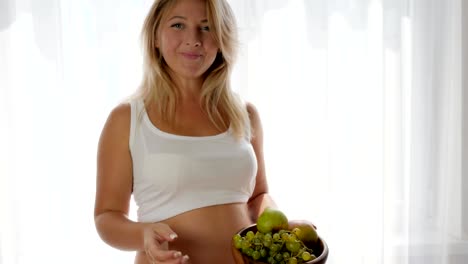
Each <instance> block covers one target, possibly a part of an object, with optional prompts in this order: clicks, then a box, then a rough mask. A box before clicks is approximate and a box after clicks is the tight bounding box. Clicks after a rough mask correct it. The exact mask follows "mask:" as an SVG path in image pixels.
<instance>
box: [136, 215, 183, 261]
mask: <svg viewBox="0 0 468 264" xmlns="http://www.w3.org/2000/svg"><path fill="white" fill-rule="evenodd" d="M176 238H177V234H176V233H175V232H174V231H173V230H172V229H171V228H170V227H169V226H168V225H167V224H164V223H152V224H148V225H146V227H145V228H144V230H143V239H144V246H145V252H146V257H147V258H148V261H149V262H150V263H151V264H159V263H161V264H162V263H166V264H182V263H183V264H185V263H189V261H188V260H189V257H188V256H187V255H185V256H183V255H182V253H181V252H180V251H176V250H169V247H168V242H172V241H174V239H176Z"/></svg>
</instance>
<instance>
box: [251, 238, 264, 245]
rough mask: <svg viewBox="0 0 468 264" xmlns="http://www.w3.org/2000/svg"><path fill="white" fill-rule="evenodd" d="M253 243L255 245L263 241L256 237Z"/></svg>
mask: <svg viewBox="0 0 468 264" xmlns="http://www.w3.org/2000/svg"><path fill="white" fill-rule="evenodd" d="M252 244H254V245H262V244H263V243H262V241H261V240H260V239H258V238H254V239H253V240H252Z"/></svg>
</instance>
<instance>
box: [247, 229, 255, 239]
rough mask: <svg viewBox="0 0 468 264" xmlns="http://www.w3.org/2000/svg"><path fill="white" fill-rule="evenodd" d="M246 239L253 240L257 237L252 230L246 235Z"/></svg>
mask: <svg viewBox="0 0 468 264" xmlns="http://www.w3.org/2000/svg"><path fill="white" fill-rule="evenodd" d="M245 237H246V238H247V240H252V239H253V238H254V237H255V234H254V232H253V231H252V230H250V231H248V232H247V234H245Z"/></svg>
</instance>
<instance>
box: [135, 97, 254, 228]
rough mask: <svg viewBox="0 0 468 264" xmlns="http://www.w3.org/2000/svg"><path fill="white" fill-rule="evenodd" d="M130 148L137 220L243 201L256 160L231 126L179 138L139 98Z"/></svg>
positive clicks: (251, 183)
mask: <svg viewBox="0 0 468 264" xmlns="http://www.w3.org/2000/svg"><path fill="white" fill-rule="evenodd" d="M130 105H131V128H130V129H131V130H130V142H129V147H130V152H131V156H132V160H133V197H134V199H135V203H136V205H137V206H138V210H137V216H138V221H140V222H158V221H162V220H165V219H168V218H170V217H173V216H176V215H178V214H180V213H183V212H187V211H190V210H193V209H197V208H201V207H205V206H210V205H218V204H227V203H237V202H247V201H248V199H249V198H250V196H251V195H252V193H253V189H254V187H255V176H256V172H257V160H256V158H255V153H254V151H253V148H252V145H251V144H250V142H249V141H248V140H247V139H242V140H236V139H235V138H234V137H233V136H232V134H231V132H230V130H228V131H226V132H224V133H221V134H218V135H214V136H202V137H191V136H180V135H174V134H170V133H166V132H164V131H161V130H159V129H158V128H157V127H156V126H154V125H153V123H152V122H151V120H150V119H149V117H148V115H147V113H146V110H145V107H144V103H143V101H142V100H132V101H131V102H130Z"/></svg>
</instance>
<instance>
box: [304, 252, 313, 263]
mask: <svg viewBox="0 0 468 264" xmlns="http://www.w3.org/2000/svg"><path fill="white" fill-rule="evenodd" d="M301 257H302V259H303V260H304V261H309V260H311V259H312V255H310V253H309V252H307V251H305V252H304V253H302V256H301Z"/></svg>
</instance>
